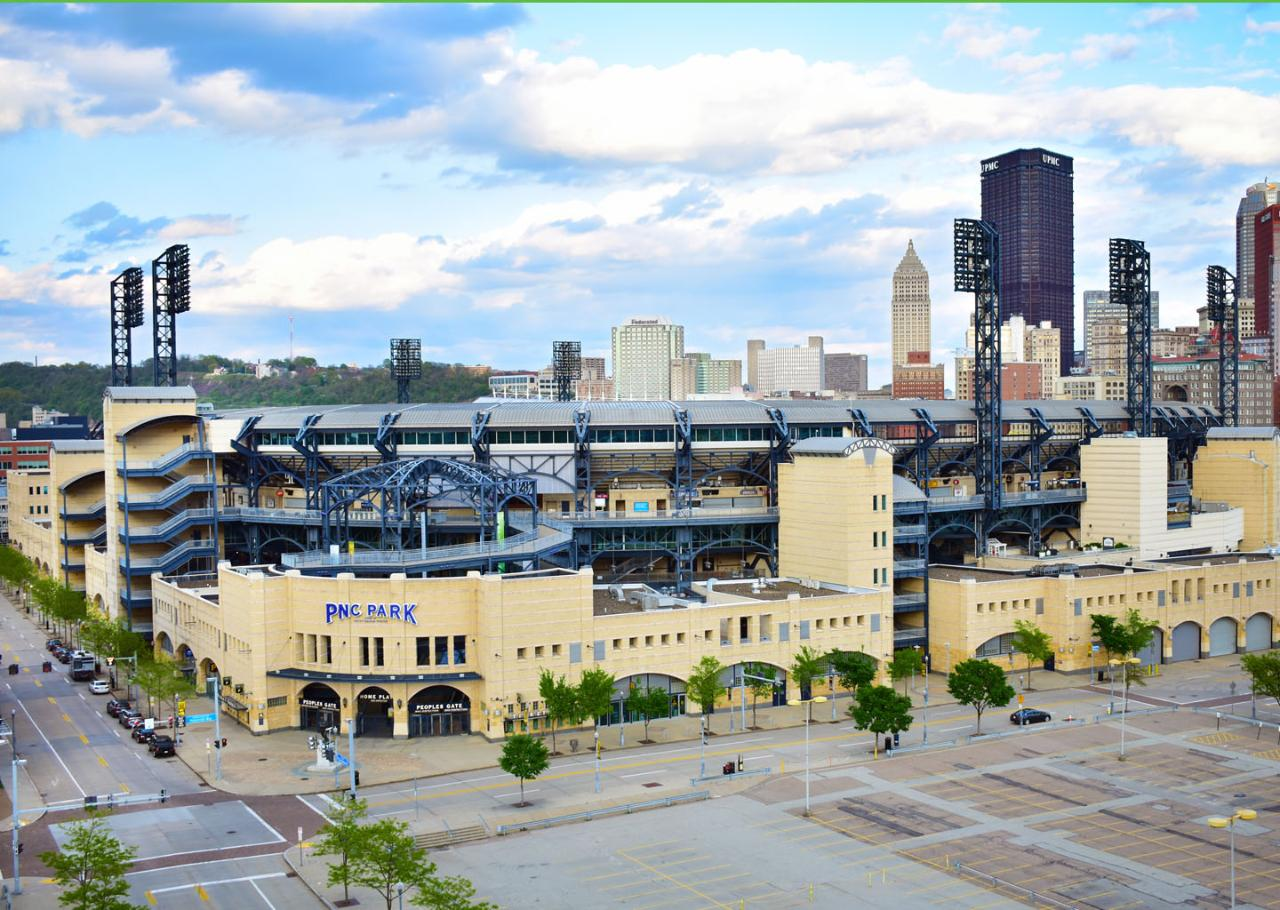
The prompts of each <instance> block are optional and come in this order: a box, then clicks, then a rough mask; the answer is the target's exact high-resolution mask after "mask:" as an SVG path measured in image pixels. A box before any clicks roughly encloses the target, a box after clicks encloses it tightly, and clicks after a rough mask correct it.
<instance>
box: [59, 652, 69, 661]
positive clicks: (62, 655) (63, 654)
mask: <svg viewBox="0 0 1280 910" xmlns="http://www.w3.org/2000/svg"><path fill="white" fill-rule="evenodd" d="M58 663H60V664H69V663H71V652H70V651H61V652H59V653H58Z"/></svg>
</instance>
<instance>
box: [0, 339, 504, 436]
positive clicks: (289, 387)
mask: <svg viewBox="0 0 1280 910" xmlns="http://www.w3.org/2000/svg"><path fill="white" fill-rule="evenodd" d="M272 364H273V365H274V366H278V367H280V368H282V369H287V368H288V367H290V366H292V367H293V369H292V370H288V371H287V372H285V373H283V374H282V375H280V376H275V377H272V378H270V379H255V378H254V376H253V372H252V369H253V368H252V366H251V365H250V364H247V363H245V362H243V361H238V360H230V359H228V358H224V357H217V356H215V355H206V356H201V357H183V358H181V359H180V360H179V362H178V382H179V383H181V384H183V385H191V386H194V387H195V390H196V394H197V395H199V396H200V400H201V401H210V402H213V404H215V405H217V406H219V407H255V406H258V405H295V404H354V403H366V402H368V403H376V402H387V401H395V398H396V384H395V380H393V379H392V378H391V374H390V371H389V370H387V369H386V367H385V366H378V367H364V368H359V369H352V368H351V367H347V366H319V365H318V364H316V362H315V361H314V360H312V359H311V358H308V357H299V358H296V359H295V360H294V362H293V363H292V364H287V363H285V362H283V361H273V362H272ZM218 368H221V369H223V370H226V371H227V372H225V373H221V374H217V375H215V373H214V370H215V369H218ZM110 375H111V373H110V370H109V369H108V368H107V367H104V366H98V365H97V364H91V363H68V364H59V365H56V366H39V367H37V366H32V365H31V364H29V363H19V362H10V363H0V411H3V412H4V413H5V415H6V417H7V418H8V422H9V426H11V427H16V426H17V425H18V421H19V420H27V419H29V418H30V417H31V406H32V405H36V404H38V405H41V406H42V407H46V408H56V409H58V410H59V411H65V412H67V413H68V414H87V415H89V416H90V417H91V418H93V419H98V418H101V417H102V390H103V389H104V388H106V386H107V383H108V381H109V379H110ZM150 376H151V362H150V360H147V361H145V362H143V363H142V364H138V365H135V366H134V377H135V379H142V378H146V379H147V380H148V381H149V379H150ZM139 384H140V383H139ZM412 389H413V392H412V394H413V400H414V401H470V400H471V399H473V398H476V397H478V396H480V395H485V394H487V393H488V390H489V384H488V374H487V373H476V372H474V371H472V370H469V369H467V368H465V367H461V366H458V365H449V364H442V363H424V364H423V365H422V378H421V379H419V380H415V381H414V383H413V386H412Z"/></svg>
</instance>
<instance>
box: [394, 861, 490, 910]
mask: <svg viewBox="0 0 1280 910" xmlns="http://www.w3.org/2000/svg"><path fill="white" fill-rule="evenodd" d="M433 868H434V867H433ZM475 894H476V888H475V885H473V884H471V882H469V881H467V880H466V879H465V878H462V877H461V876H456V875H451V876H432V877H430V878H429V879H428V880H427V881H426V882H425V883H423V884H421V885H419V886H418V893H417V894H416V895H414V897H413V899H412V901H411V903H413V904H414V906H417V907H426V908H427V910H498V908H497V906H495V905H494V904H491V903H489V902H488V901H476V900H472V898H473V897H475Z"/></svg>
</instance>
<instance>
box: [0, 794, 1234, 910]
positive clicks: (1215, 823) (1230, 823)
mask: <svg viewBox="0 0 1280 910" xmlns="http://www.w3.org/2000/svg"><path fill="white" fill-rule="evenodd" d="M1257 817H1258V813H1257V812H1256V811H1254V810H1253V809H1237V810H1236V811H1235V813H1234V814H1233V815H1232V816H1231V817H1230V818H1220V817H1214V818H1211V819H1209V827H1210V828H1226V829H1227V832H1228V834H1229V836H1230V843H1231V906H1232V907H1233V908H1234V907H1235V905H1236V822H1238V821H1239V822H1251V821H1253V820H1254V819H1255V818H1257ZM15 858H16V855H15Z"/></svg>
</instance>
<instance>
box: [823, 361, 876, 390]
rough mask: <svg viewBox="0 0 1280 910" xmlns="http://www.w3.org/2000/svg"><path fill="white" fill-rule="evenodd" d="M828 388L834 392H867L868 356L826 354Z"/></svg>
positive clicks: (824, 364) (825, 364) (824, 362)
mask: <svg viewBox="0 0 1280 910" xmlns="http://www.w3.org/2000/svg"><path fill="white" fill-rule="evenodd" d="M822 360H823V369H824V370H826V374H827V376H826V387H827V388H828V389H831V390H832V391H833V392H865V391H866V390H867V355H866V354H824V355H823V357H822Z"/></svg>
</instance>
